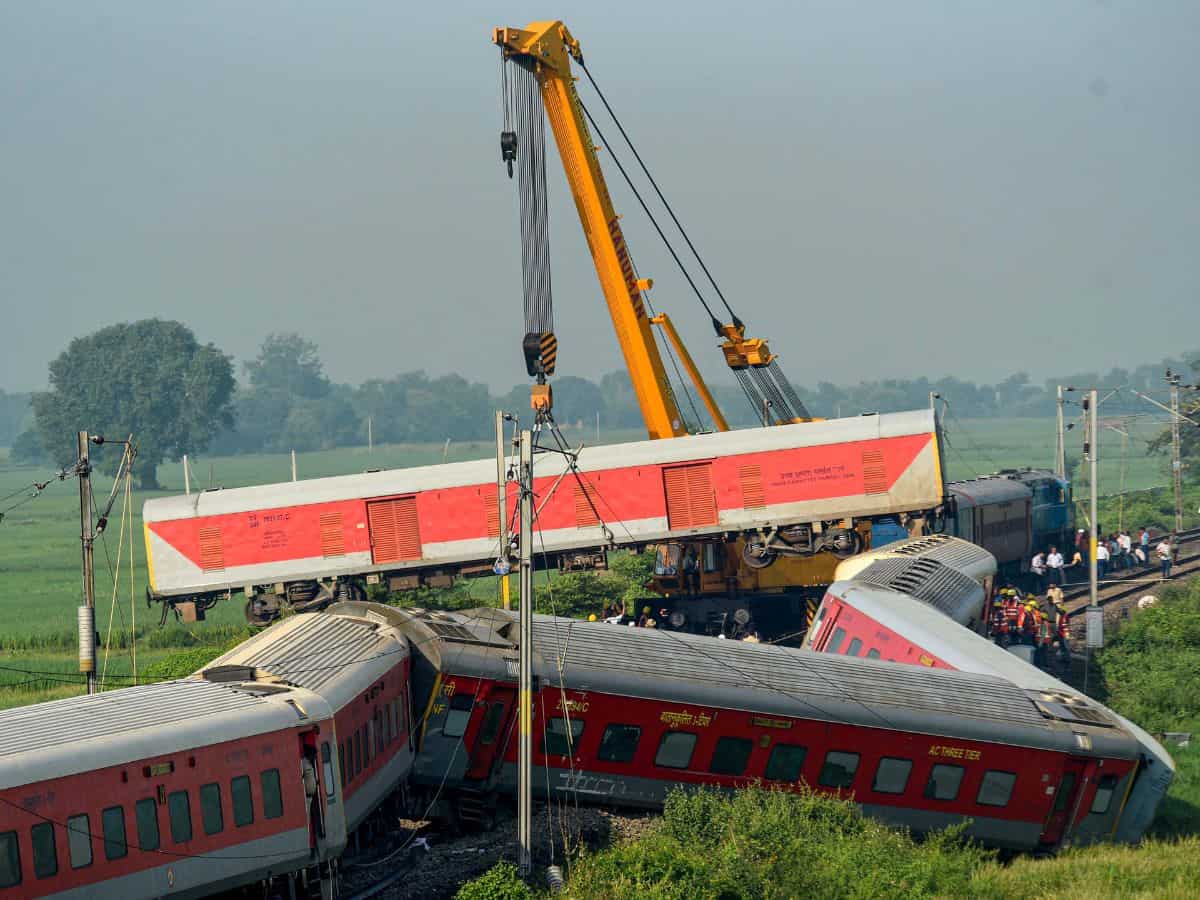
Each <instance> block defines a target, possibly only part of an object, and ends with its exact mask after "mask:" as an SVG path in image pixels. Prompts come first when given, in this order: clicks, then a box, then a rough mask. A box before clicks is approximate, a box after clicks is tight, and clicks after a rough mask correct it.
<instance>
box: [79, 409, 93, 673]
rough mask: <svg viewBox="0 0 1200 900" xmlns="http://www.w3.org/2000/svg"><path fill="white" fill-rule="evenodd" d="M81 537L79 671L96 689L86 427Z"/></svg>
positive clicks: (81, 471)
mask: <svg viewBox="0 0 1200 900" xmlns="http://www.w3.org/2000/svg"><path fill="white" fill-rule="evenodd" d="M78 438H79V462H78V464H77V465H78V472H79V537H80V542H81V544H82V545H83V606H81V607H79V671H80V672H83V673H84V674H85V675H86V676H87V692H88V693H89V694H94V693H96V577H95V576H96V571H95V568H94V566H93V562H92V544H93V542H94V541H95V540H96V535H95V534H93V533H92V463H91V454H90V453H89V446H90V441H89V439H88V433H87V432H86V431H81V432H79V435H78Z"/></svg>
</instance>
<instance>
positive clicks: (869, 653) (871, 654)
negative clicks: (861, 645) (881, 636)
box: [867, 647, 879, 659]
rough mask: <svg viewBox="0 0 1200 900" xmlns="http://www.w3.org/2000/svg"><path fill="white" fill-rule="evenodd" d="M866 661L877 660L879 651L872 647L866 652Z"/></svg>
mask: <svg viewBox="0 0 1200 900" xmlns="http://www.w3.org/2000/svg"><path fill="white" fill-rule="evenodd" d="M867 659H879V651H878V650H876V649H875V648H874V647H872V648H871V649H870V650H868V651H867Z"/></svg>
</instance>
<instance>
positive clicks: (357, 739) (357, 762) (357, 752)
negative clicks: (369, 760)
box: [354, 731, 363, 778]
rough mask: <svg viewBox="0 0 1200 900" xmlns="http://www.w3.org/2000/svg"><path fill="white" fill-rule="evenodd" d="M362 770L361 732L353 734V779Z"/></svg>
mask: <svg viewBox="0 0 1200 900" xmlns="http://www.w3.org/2000/svg"><path fill="white" fill-rule="evenodd" d="M362 770H363V753H362V732H361V731H356V732H354V777H355V778H357V777H358V775H359V773H360V772H361V771H362Z"/></svg>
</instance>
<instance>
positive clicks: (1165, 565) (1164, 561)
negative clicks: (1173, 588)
mask: <svg viewBox="0 0 1200 900" xmlns="http://www.w3.org/2000/svg"><path fill="white" fill-rule="evenodd" d="M1172 550H1173V548H1172V547H1171V536H1170V535H1167V536H1166V537H1165V538H1163V539H1162V540H1161V541H1160V542H1159V545H1158V546H1157V547H1155V548H1154V553H1155V555H1156V556H1158V563H1159V565H1161V566H1162V577H1163V580H1164V581H1165V580H1166V579H1168V578H1170V577H1171V554H1172Z"/></svg>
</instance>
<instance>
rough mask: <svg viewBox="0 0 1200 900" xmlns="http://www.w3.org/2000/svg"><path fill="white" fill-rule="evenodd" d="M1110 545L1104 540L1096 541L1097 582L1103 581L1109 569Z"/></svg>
mask: <svg viewBox="0 0 1200 900" xmlns="http://www.w3.org/2000/svg"><path fill="white" fill-rule="evenodd" d="M1109 555H1110V554H1109V552H1108V543H1107V542H1106V541H1105V540H1104V538H1100V539H1099V540H1098V541H1096V580H1097V581H1103V580H1104V573H1105V571H1107V569H1108V558H1109Z"/></svg>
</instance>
